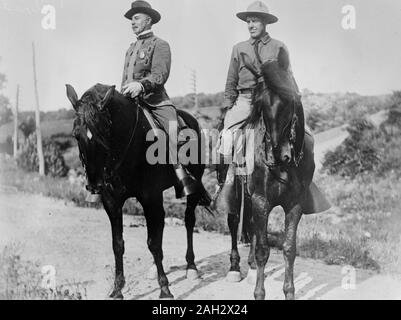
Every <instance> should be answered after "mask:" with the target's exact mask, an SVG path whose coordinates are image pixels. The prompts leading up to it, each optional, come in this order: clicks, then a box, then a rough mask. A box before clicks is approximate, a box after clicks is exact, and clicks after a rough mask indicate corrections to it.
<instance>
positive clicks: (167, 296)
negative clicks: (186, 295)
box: [159, 291, 174, 300]
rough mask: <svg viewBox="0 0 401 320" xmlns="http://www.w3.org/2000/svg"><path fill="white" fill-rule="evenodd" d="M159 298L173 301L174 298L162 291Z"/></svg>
mask: <svg viewBox="0 0 401 320" xmlns="http://www.w3.org/2000/svg"><path fill="white" fill-rule="evenodd" d="M159 298H160V299H163V300H174V296H173V295H172V294H171V293H165V292H163V291H162V292H161V293H160V297H159Z"/></svg>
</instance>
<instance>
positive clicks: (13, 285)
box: [0, 243, 87, 300]
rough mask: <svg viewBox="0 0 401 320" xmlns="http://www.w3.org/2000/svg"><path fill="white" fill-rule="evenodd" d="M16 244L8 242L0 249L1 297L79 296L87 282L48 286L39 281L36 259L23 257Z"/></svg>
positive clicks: (73, 298)
mask: <svg viewBox="0 0 401 320" xmlns="http://www.w3.org/2000/svg"><path fill="white" fill-rule="evenodd" d="M21 253H22V249H21V246H20V245H18V244H14V243H12V244H9V245H7V246H6V247H5V248H4V249H3V250H2V252H0V300H82V299H86V298H87V296H86V286H84V285H82V284H79V283H78V284H67V285H57V286H56V287H55V288H53V289H47V288H45V287H44V286H43V285H42V282H43V281H44V279H43V274H42V272H41V268H40V264H39V262H32V261H29V260H25V259H22V257H21Z"/></svg>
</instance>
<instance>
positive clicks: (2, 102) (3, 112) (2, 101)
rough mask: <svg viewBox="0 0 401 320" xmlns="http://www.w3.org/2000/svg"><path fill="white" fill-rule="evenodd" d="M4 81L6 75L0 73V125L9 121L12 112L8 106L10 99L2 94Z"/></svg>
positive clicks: (5, 81) (5, 80)
mask: <svg viewBox="0 0 401 320" xmlns="http://www.w3.org/2000/svg"><path fill="white" fill-rule="evenodd" d="M6 83H7V79H6V76H5V75H4V74H2V73H0V126H1V125H3V124H5V123H8V122H10V121H11V120H12V118H13V112H12V110H11V108H10V101H9V100H8V98H7V97H6V96H4V95H3V94H2V91H3V89H4V87H5V85H6Z"/></svg>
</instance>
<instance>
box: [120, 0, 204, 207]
mask: <svg viewBox="0 0 401 320" xmlns="http://www.w3.org/2000/svg"><path fill="white" fill-rule="evenodd" d="M125 17H126V18H127V19H129V20H131V24H132V29H133V31H134V33H135V34H136V36H137V41H136V42H134V43H132V44H131V46H130V47H129V49H128V51H127V53H126V57H125V64H124V73H123V79H122V93H123V94H125V95H127V96H129V97H131V98H136V97H139V96H141V98H142V100H143V101H144V102H145V103H146V104H147V105H148V106H150V108H147V110H148V111H149V112H150V113H151V114H152V116H153V118H154V119H155V120H156V122H157V123H158V124H159V125H160V126H161V127H162V128H163V129H164V131H165V133H168V134H169V148H170V149H169V150H170V159H169V160H170V163H171V164H173V165H174V168H175V172H176V175H177V178H178V180H179V181H180V183H181V185H182V188H183V194H182V196H188V195H190V194H193V193H195V192H196V191H197V185H196V183H197V182H196V181H195V180H194V179H192V178H190V176H189V175H188V173H187V172H186V170H185V169H184V168H183V166H182V165H181V164H179V163H177V161H179V160H178V159H177V155H176V154H177V140H176V139H177V111H176V109H175V107H174V106H173V104H172V103H171V101H170V98H169V96H168V95H167V92H166V90H165V88H164V84H165V83H166V82H167V79H168V77H169V74H170V66H171V52H170V46H169V44H168V43H167V42H166V41H164V40H162V39H160V38H158V37H156V36H155V35H154V34H153V32H152V25H154V24H156V23H158V22H159V21H160V18H161V16H160V14H159V12H157V11H156V10H154V9H153V8H152V7H151V5H150V4H149V3H147V2H146V1H135V2H133V3H132V5H131V9H130V10H128V12H127V13H126V14H125ZM201 202H202V201H201Z"/></svg>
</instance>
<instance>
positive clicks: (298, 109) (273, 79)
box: [247, 61, 305, 154]
mask: <svg viewBox="0 0 401 320" xmlns="http://www.w3.org/2000/svg"><path fill="white" fill-rule="evenodd" d="M260 79H262V80H263V81H258V83H257V85H256V87H255V89H254V91H253V94H252V102H251V103H252V107H251V112H250V115H249V117H248V120H247V125H250V126H255V125H256V124H257V123H258V121H260V119H261V118H262V117H263V108H266V107H269V106H270V103H271V101H272V99H273V96H274V95H277V96H278V97H279V98H280V100H281V101H282V103H283V104H286V105H287V104H294V111H295V115H296V117H297V126H296V131H297V132H296V135H297V141H296V144H295V152H296V154H299V153H300V152H301V151H302V148H303V141H304V134H305V132H304V130H305V129H304V128H305V118H304V111H303V106H302V102H301V97H300V95H299V94H298V87H297V85H296V83H295V80H294V79H293V78H292V75H291V74H290V73H289V72H288V71H287V70H286V69H285V68H283V63H282V62H281V61H268V62H265V63H264V64H262V66H261V71H260Z"/></svg>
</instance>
